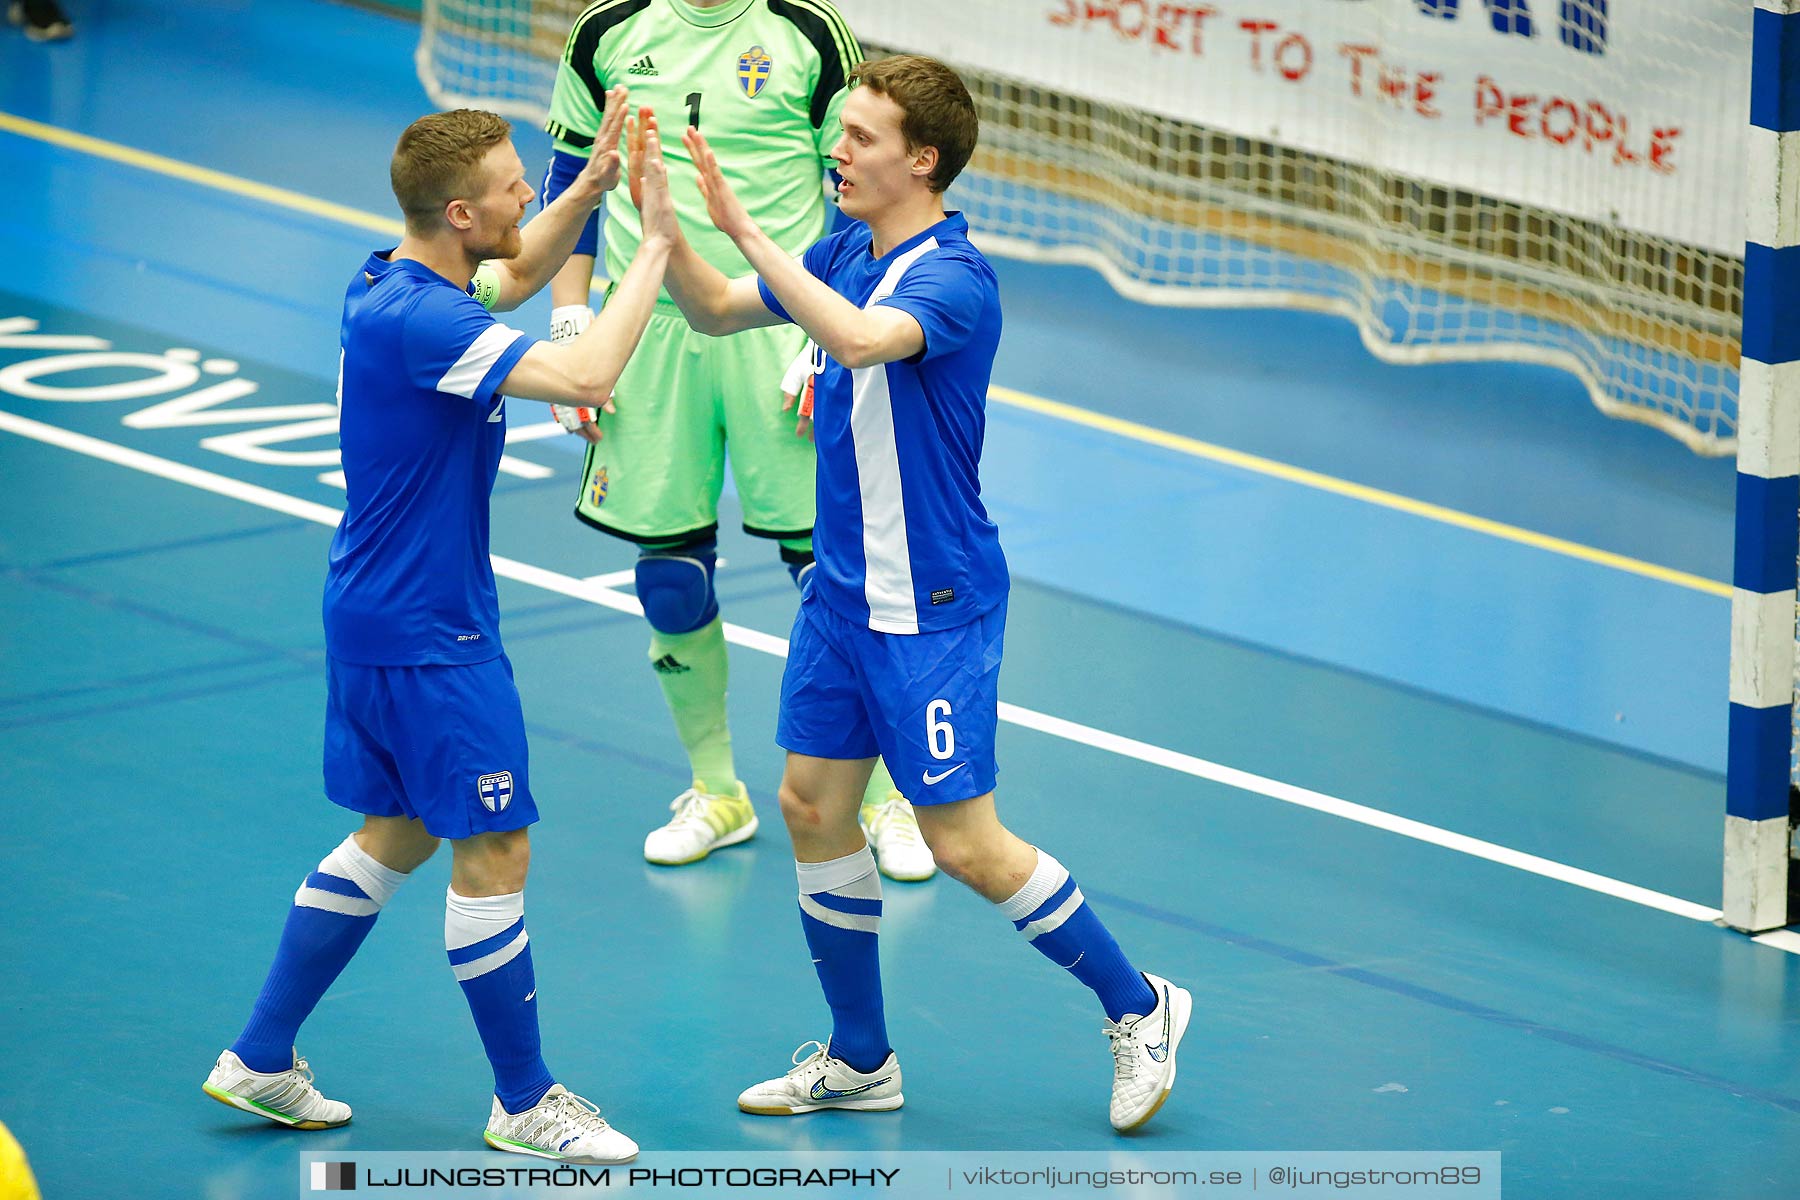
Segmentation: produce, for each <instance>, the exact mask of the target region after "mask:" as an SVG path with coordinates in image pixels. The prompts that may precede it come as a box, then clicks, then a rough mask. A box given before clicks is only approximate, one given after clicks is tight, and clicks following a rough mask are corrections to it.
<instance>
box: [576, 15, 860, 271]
mask: <svg viewBox="0 0 1800 1200" xmlns="http://www.w3.org/2000/svg"><path fill="white" fill-rule="evenodd" d="M861 60H862V47H861V46H859V45H858V44H857V41H856V38H855V36H854V35H852V34H851V32H850V27H849V25H848V24H846V23H845V21H844V18H843V17H842V16H840V15H839V14H838V11H837V9H836V8H834V7H833V6H832V5H831V4H829V3H827V2H826V0H726V2H725V3H723V4H720V5H717V6H715V7H712V8H700V7H697V6H696V5H694V4H692V3H689V2H688V0H599V2H598V3H595V4H590V5H589V6H588V7H587V9H586V10H585V11H583V12H582V14H581V16H580V17H578V18H577V19H576V21H575V26H574V28H573V29H571V30H570V31H569V40H568V43H567V44H566V45H565V46H564V48H563V57H562V63H561V65H560V66H559V67H558V68H557V72H556V92H555V95H554V97H553V99H552V100H551V102H550V119H549V121H548V122H546V124H545V126H544V128H545V130H546V132H548V133H549V134H550V136H551V137H552V138H554V139H555V143H556V148H557V149H558V150H561V151H564V152H565V153H569V154H575V155H579V156H582V157H586V156H587V155H588V154H590V153H591V152H592V150H593V145H594V137H595V134H596V133H598V131H599V129H600V118H601V109H602V107H603V106H604V105H605V103H606V91H607V89H608V88H613V87H617V86H619V85H620V84H624V85H625V86H626V87H628V88H630V89H631V99H630V100H629V101H628V103H629V104H630V105H631V107H632V109H633V110H635V109H637V108H638V107H640V106H642V105H646V104H647V105H649V106H650V107H651V108H652V109H654V110H655V112H656V119H657V123H658V124H659V125H660V126H661V128H662V131H663V157H664V159H665V161H666V162H667V164H668V169H669V185H670V189H671V191H672V192H673V193H674V197H675V212H676V216H677V217H678V218H679V219H680V221H681V227H682V232H683V233H685V234H686V235H687V238H688V240H689V241H690V242H691V243H692V244H693V246H694V249H695V250H697V251H698V252H699V253H700V255H701V256H702V257H704V258H705V259H706V261H707V262H709V263H711V264H712V265H713V266H715V267H717V268H718V269H719V270H721V271H723V272H725V274H726V275H728V276H731V277H734V278H735V277H736V276H739V275H743V274H746V273H748V272H749V270H750V265H749V263H747V262H745V260H744V256H743V255H742V254H740V253H738V249H737V247H736V246H735V245H733V244H732V241H731V239H730V238H728V237H726V236H725V235H724V234H722V233H720V232H719V231H718V230H717V229H714V228H713V225H712V222H711V221H709V220H707V217H706V203H705V201H703V200H702V199H701V197H700V189H699V188H698V187H697V186H695V183H694V175H695V172H694V164H693V160H692V159H690V158H689V157H688V153H687V149H686V147H684V146H683V145H682V144H681V136H680V134H681V127H682V126H683V125H684V124H686V125H697V126H699V128H700V131H701V132H702V133H704V134H705V135H706V138H707V141H709V142H710V143H712V146H713V149H714V151H715V152H716V153H717V154H718V157H719V166H720V169H721V170H722V171H723V172H724V174H725V178H726V180H727V182H729V183H730V184H731V187H732V189H733V190H734V191H735V192H736V193H737V194H738V197H739V199H741V200H742V201H743V202H744V207H745V208H746V209H748V210H749V212H750V215H751V216H752V217H753V218H755V220H756V223H757V224H758V225H760V226H762V228H763V231H764V232H765V233H767V234H768V235H769V236H770V237H771V238H772V239H774V241H775V243H776V245H778V246H781V247H782V248H783V249H785V250H787V251H788V252H789V253H790V254H798V253H800V252H801V251H803V250H805V249H806V248H807V247H808V246H810V245H812V244H813V243H814V242H815V241H817V240H818V239H819V238H820V237H821V236H822V235H823V234H824V232H825V225H826V203H825V194H824V189H823V177H824V171H825V169H826V168H828V167H829V166H830V165H831V159H830V154H829V152H830V150H831V147H832V146H833V145H834V144H836V142H837V139H838V136H839V134H840V132H841V130H840V129H839V126H838V115H839V113H840V111H841V110H842V108H843V104H844V93H845V80H846V79H847V77H848V76H849V73H850V71H851V69H852V68H853V67H855V66H856V64H857V63H858V62H860V61H861ZM624 150H625V148H624V146H623V145H621V146H620V152H621V154H623V153H624ZM605 236H606V270H607V274H608V275H609V276H610V277H611V278H613V279H618V278H620V277H621V276H623V274H624V272H625V268H626V267H627V266H628V265H629V264H630V262H631V258H632V255H633V254H635V253H636V252H637V247H638V242H639V241H640V240H641V239H642V237H643V229H642V225H641V224H640V222H639V220H638V213H637V210H636V209H635V208H633V207H632V205H631V201H630V197H629V196H628V195H627V194H626V192H625V189H624V188H623V187H621V188H620V189H619V190H617V191H615V192H613V193H612V194H611V195H610V196H608V198H607V203H606V229H605Z"/></svg>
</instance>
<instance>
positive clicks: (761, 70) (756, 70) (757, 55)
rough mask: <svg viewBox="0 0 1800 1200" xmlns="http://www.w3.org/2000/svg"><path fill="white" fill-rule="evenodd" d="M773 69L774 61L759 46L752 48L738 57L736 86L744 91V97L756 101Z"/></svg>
mask: <svg viewBox="0 0 1800 1200" xmlns="http://www.w3.org/2000/svg"><path fill="white" fill-rule="evenodd" d="M774 68H775V60H774V59H772V58H770V57H769V52H768V51H767V50H764V49H763V48H762V47H761V46H752V47H750V48H749V49H748V50H746V51H744V52H743V53H742V54H740V55H738V86H739V87H741V88H743V89H744V95H746V96H748V97H750V98H751V99H752V100H754V99H756V97H757V94H758V93H759V92H761V91H762V90H763V87H764V86H765V85H766V84H767V83H768V82H769V72H770V71H772V70H774Z"/></svg>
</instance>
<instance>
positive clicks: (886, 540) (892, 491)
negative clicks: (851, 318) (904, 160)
mask: <svg viewBox="0 0 1800 1200" xmlns="http://www.w3.org/2000/svg"><path fill="white" fill-rule="evenodd" d="M937 247H938V243H937V239H936V238H926V239H925V240H924V241H923V242H921V243H920V244H919V245H917V246H915V247H913V248H912V249H911V250H908V251H907V252H906V253H905V254H903V255H901V256H900V257H899V258H897V259H895V260H894V263H893V265H892V266H890V267H888V270H887V274H886V275H884V276H882V278H881V282H880V283H879V284H877V285H876V287H875V291H874V292H873V293H872V294H871V295H870V296H869V299H868V300H867V301H866V302H865V303H864V304H863V307H864V308H868V307H870V306H872V305H875V304H879V303H880V302H881V301H883V300H886V299H887V298H888V297H889V296H891V295H893V294H894V289H895V288H897V287H899V286H900V279H901V277H902V276H904V275H905V274H906V269H907V268H908V267H910V266H912V264H913V263H915V262H917V261H918V260H919V259H920V258H921V257H923V256H924V255H926V254H929V253H930V252H931V251H933V250H936V249H937ZM888 366H889V364H887V363H877V364H876V365H875V366H872V367H861V368H858V369H857V370H853V371H851V372H850V378H851V380H852V382H853V385H854V393H853V395H854V398H853V400H852V402H851V405H850V440H851V441H852V442H853V443H854V444H855V446H856V484H857V490H858V491H859V492H860V493H861V495H862V518H863V564H864V573H863V595H864V597H865V598H866V599H867V600H868V602H869V628H870V629H873V630H875V631H876V632H877V633H917V632H919V606H918V601H917V600H916V599H915V598H914V592H913V575H912V548H911V546H909V545H908V544H907V540H906V500H905V497H904V496H903V494H902V491H901V487H900V451H899V447H898V445H897V443H896V442H895V440H894V405H893V397H892V396H891V395H889V393H888V377H887V373H888Z"/></svg>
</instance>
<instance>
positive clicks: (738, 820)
mask: <svg viewBox="0 0 1800 1200" xmlns="http://www.w3.org/2000/svg"><path fill="white" fill-rule="evenodd" d="M731 786H732V791H731V792H729V793H725V794H721V793H716V792H709V791H707V790H706V785H705V784H704V783H703V782H701V781H700V780H698V779H696V780H694V786H693V787H691V788H689V789H688V790H687V791H685V792H683V793H681V795H679V796H677V797H675V799H674V800H672V801H670V802H669V811H670V812H672V813H674V814H675V816H674V819H673V820H671V821H670V822H669V823H668V824H667V825H664V826H662V827H661V828H659V829H652V830H651V831H650V835H649V836H648V837H646V838H645V839H644V858H645V860H646V861H648V862H653V863H655V864H657V865H658V866H661V867H679V866H682V865H684V864H686V863H692V862H699V861H700V860H701V859H703V858H705V857H706V856H707V855H709V854H711V853H712V852H713V851H714V850H720V849H723V848H724V847H726V846H735V845H737V844H738V843H739V842H747V841H749V840H750V839H751V838H752V837H755V836H756V825H757V821H756V810H755V809H754V808H752V807H751V806H750V795H749V793H748V792H746V791H745V790H744V785H743V784H742V783H739V782H737V781H735V780H734V781H733V782H732V785H731Z"/></svg>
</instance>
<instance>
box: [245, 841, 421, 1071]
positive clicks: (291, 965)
mask: <svg viewBox="0 0 1800 1200" xmlns="http://www.w3.org/2000/svg"><path fill="white" fill-rule="evenodd" d="M405 881H406V874H405V872H403V871H394V870H390V869H389V868H387V867H384V866H382V865H381V864H380V863H378V862H376V861H375V860H374V859H373V858H371V857H370V856H369V854H368V852H367V851H365V850H364V849H363V848H362V847H361V846H358V845H357V844H356V838H355V837H354V836H351V837H347V838H345V839H344V842H343V845H341V846H339V847H338V848H337V849H335V850H333V851H332V852H331V853H330V854H327V855H326V856H325V859H324V861H323V862H321V863H320V864H319V869H318V870H316V871H314V872H313V873H312V874H310V875H308V876H307V877H306V882H305V883H302V884H301V885H300V890H299V891H297V892H295V893H294V907H293V908H291V909H289V910H288V919H287V924H286V925H285V926H283V927H282V930H281V944H280V945H279V946H277V947H276V949H275V961H274V963H272V964H271V965H270V967H269V976H268V978H267V979H265V980H264V981H263V987H262V993H261V994H260V995H258V996H257V998H256V1007H255V1008H254V1009H252V1010H251V1013H250V1021H249V1023H248V1024H247V1025H245V1026H244V1032H242V1033H240V1034H238V1039H237V1041H235V1042H233V1043H232V1044H231V1051H232V1053H233V1054H236V1055H237V1056H238V1057H239V1058H240V1059H242V1060H243V1062H244V1065H245V1066H246V1067H249V1068H250V1069H251V1070H252V1071H260V1072H262V1073H264V1074H272V1073H274V1072H276V1071H285V1070H287V1069H288V1068H289V1067H292V1066H293V1065H294V1038H295V1036H296V1035H297V1034H298V1033H299V1032H300V1023H301V1022H302V1021H304V1020H306V1018H307V1017H308V1016H309V1015H310V1014H311V1013H312V1010H313V1009H314V1008H315V1007H317V1005H318V1003H319V998H320V997H321V996H323V995H324V994H325V989H326V988H328V987H330V986H331V984H332V981H333V980H335V979H336V978H337V977H338V975H339V974H341V973H342V972H343V969H344V967H345V965H346V964H348V963H349V961H350V959H351V957H352V956H353V955H355V953H356V950H357V947H359V946H361V945H362V944H363V939H364V938H366V937H368V936H369V930H371V929H373V928H374V927H375V918H376V917H378V916H380V915H381V909H382V906H383V905H385V904H386V903H387V902H388V901H389V900H391V899H393V896H394V893H395V891H397V890H398V889H399V887H400V885H401V884H402V883H404V882H405Z"/></svg>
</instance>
